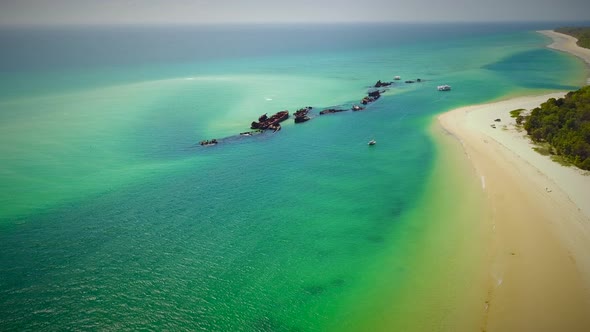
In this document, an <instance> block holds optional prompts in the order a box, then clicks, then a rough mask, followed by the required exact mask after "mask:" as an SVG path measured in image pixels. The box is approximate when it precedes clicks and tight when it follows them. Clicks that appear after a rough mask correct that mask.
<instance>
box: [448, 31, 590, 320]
mask: <svg viewBox="0 0 590 332" xmlns="http://www.w3.org/2000/svg"><path fill="white" fill-rule="evenodd" d="M542 33H544V34H546V35H548V36H550V37H552V38H554V41H555V42H554V44H552V45H553V47H559V49H561V50H567V51H568V52H570V51H571V53H572V54H574V51H575V52H576V53H575V54H576V56H580V57H584V59H585V61H587V63H589V64H590V51H588V50H583V51H581V50H578V48H579V47H577V46H576V45H575V44H573V45H572V44H571V43H570V42H571V39H570V38H571V37H569V38H566V37H564V35H561V34H555V33H553V32H551V33H550V32H546V31H544V32H542ZM563 95H564V93H563V92H558V93H553V94H548V95H543V96H532V97H521V98H514V99H510V100H506V101H501V102H497V103H490V104H485V105H475V106H469V107H464V108H460V109H456V110H453V111H451V112H448V113H445V114H443V115H441V116H440V117H439V121H440V123H441V125H442V126H443V128H444V129H446V130H447V131H448V132H450V133H451V134H452V135H454V136H455V137H456V138H457V139H458V140H459V141H460V142H461V144H462V145H463V149H464V151H465V153H466V156H467V158H468V160H469V161H470V163H471V164H472V166H473V174H472V175H471V176H476V177H477V178H478V179H480V181H481V185H482V190H483V191H484V192H485V193H486V197H487V202H488V204H489V207H490V211H491V215H490V216H488V217H489V219H491V224H490V225H491V226H490V228H491V229H490V244H489V251H490V254H489V262H488V263H489V264H487V265H486V269H488V275H489V281H488V283H487V286H486V287H487V290H486V292H487V297H486V298H487V300H486V303H485V305H482V307H484V308H485V309H484V312H483V315H484V316H485V318H484V326H483V327H482V330H486V331H590V175H585V173H587V172H583V171H581V170H579V169H577V168H573V167H564V166H561V165H560V164H558V163H556V162H553V161H552V160H551V159H550V158H549V157H548V156H542V155H540V154H538V153H537V152H535V151H533V149H532V147H533V146H532V145H531V143H530V142H529V140H528V139H527V138H525V137H524V135H525V133H524V132H520V131H518V130H517V128H516V127H515V121H514V119H513V118H511V117H510V114H509V112H510V111H511V110H515V109H520V108H524V109H532V108H534V107H537V106H538V105H540V104H541V103H542V102H544V101H546V100H547V99H549V98H558V97H561V96H563ZM495 119H501V121H500V122H495V121H494V120H495ZM492 124H495V126H496V128H495V129H494V128H492V127H491V125H492ZM482 218H484V219H485V217H482ZM486 220H487V219H486Z"/></svg>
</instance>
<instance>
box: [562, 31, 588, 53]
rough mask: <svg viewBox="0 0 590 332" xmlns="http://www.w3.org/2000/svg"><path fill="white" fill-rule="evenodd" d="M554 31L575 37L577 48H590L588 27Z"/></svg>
mask: <svg viewBox="0 0 590 332" xmlns="http://www.w3.org/2000/svg"><path fill="white" fill-rule="evenodd" d="M555 31H557V32H560V33H564V34H566V35H570V36H573V37H576V38H577V39H578V46H580V47H584V48H590V27H565V28H559V29H555Z"/></svg>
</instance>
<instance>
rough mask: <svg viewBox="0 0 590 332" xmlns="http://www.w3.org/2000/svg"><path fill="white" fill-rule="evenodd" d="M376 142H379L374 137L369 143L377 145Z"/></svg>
mask: <svg viewBox="0 0 590 332" xmlns="http://www.w3.org/2000/svg"><path fill="white" fill-rule="evenodd" d="M375 144H377V141H376V140H374V139H372V140H370V141H369V145H375Z"/></svg>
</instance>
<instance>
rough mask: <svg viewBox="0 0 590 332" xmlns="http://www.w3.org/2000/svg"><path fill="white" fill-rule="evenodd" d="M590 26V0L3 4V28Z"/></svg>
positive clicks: (48, 0) (9, 0) (68, 0)
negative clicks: (363, 24) (435, 24)
mask: <svg viewBox="0 0 590 332" xmlns="http://www.w3.org/2000/svg"><path fill="white" fill-rule="evenodd" d="M589 20H590V0H289V1H284V0H0V25H12V24H18V25H22V24H25V25H26V24H41V25H47V24H168V23H173V24H185V23H190V24H195V23H197V24H198V23H244V22H255V23H280V22H285V23H294V22H313V23H320V22H325V23H330V22H472V21H488V22H489V21H589Z"/></svg>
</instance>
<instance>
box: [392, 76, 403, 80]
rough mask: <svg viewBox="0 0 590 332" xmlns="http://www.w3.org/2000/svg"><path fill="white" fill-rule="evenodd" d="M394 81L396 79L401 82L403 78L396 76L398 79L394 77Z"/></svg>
mask: <svg viewBox="0 0 590 332" xmlns="http://www.w3.org/2000/svg"><path fill="white" fill-rule="evenodd" d="M393 79H394V80H396V81H399V80H401V79H402V78H401V77H399V76H396V77H394V78H393Z"/></svg>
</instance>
